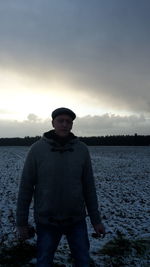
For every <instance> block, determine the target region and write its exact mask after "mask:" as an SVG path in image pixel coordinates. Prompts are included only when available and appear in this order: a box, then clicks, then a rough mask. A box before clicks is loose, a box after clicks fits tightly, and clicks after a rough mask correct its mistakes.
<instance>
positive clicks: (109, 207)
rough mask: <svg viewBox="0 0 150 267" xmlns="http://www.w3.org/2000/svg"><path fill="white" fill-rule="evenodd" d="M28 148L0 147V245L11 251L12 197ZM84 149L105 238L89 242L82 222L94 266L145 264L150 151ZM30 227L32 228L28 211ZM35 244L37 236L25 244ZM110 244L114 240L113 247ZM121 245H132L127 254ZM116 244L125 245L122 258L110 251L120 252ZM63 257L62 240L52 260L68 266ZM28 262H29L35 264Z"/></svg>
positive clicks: (148, 258) (149, 233)
mask: <svg viewBox="0 0 150 267" xmlns="http://www.w3.org/2000/svg"><path fill="white" fill-rule="evenodd" d="M28 149H29V147H0V199H1V203H0V244H1V246H2V247H3V246H5V247H12V246H13V245H15V244H16V243H17V242H18V240H17V235H16V229H15V212H16V198H17V192H18V186H19V179H20V173H21V169H22V167H23V163H24V159H25V156H26V153H27V151H28ZM89 150H90V153H91V158H92V164H93V170H94V175H95V182H96V189H97V195H98V200H99V204H100V207H101V213H102V218H103V223H104V224H105V227H106V232H107V234H106V237H105V238H104V239H94V238H93V237H92V233H93V228H92V226H91V224H90V222H89V219H88V218H87V223H88V231H89V238H90V244H91V258H92V259H93V261H94V262H95V266H145V267H146V266H147V267H148V266H150V255H149V252H150V250H149V247H147V249H145V247H146V245H147V244H148V245H149V246H150V147H89ZM30 223H31V224H33V217H32V208H31V212H30ZM35 241H36V237H35V238H34V239H33V240H31V241H29V242H32V243H35ZM110 241H114V244H113V245H112V244H111V243H110ZM126 242H130V243H127V244H128V246H130V245H131V244H132V245H133V244H134V245H133V246H131V250H130V251H128V248H127V246H126V245H125V244H126ZM110 244H111V247H110ZM121 245H122V246H124V247H123V250H122V253H123V254H122V255H120V254H119V252H118V253H116V250H115V246H116V249H118V251H119V249H120V248H121ZM148 245H147V246H148ZM117 246H118V247H117ZM104 248H105V250H103V249H104ZM124 252H125V253H124ZM127 252H128V253H127ZM111 254H113V255H111ZM68 255H69V249H68V245H67V243H66V239H65V237H63V238H62V240H61V242H60V245H59V247H58V250H57V253H56V257H55V262H56V263H57V264H58V266H61V265H59V264H64V265H63V266H68V267H69V266H71V265H70V263H69V261H68ZM31 262H33V263H34V260H33V261H31ZM0 266H2V265H0ZM5 266H6V265H5ZM20 266H23V265H20ZM26 266H27V265H26Z"/></svg>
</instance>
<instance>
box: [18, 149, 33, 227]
mask: <svg viewBox="0 0 150 267" xmlns="http://www.w3.org/2000/svg"><path fill="white" fill-rule="evenodd" d="M35 178H36V166H35V159H34V157H33V153H32V149H30V151H29V153H28V155H27V157H26V160H25V164H24V167H23V171H22V175H21V181H20V186H19V193H18V199H17V212H16V225H17V226H26V225H28V216H29V206H30V203H31V200H32V196H33V192H34V185H35Z"/></svg>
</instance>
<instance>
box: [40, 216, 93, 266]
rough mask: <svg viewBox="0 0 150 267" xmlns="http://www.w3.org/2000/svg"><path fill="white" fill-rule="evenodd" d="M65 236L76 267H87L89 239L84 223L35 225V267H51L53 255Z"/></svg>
mask: <svg viewBox="0 0 150 267" xmlns="http://www.w3.org/2000/svg"><path fill="white" fill-rule="evenodd" d="M63 234H65V235H66V238H67V241H68V244H69V247H70V250H71V254H72V257H73V258H74V262H75V266H76V267H89V266H90V263H89V239H88V233H87V225H86V221H85V220H82V221H80V222H77V223H74V224H72V225H68V226H67V225H64V224H61V223H59V224H58V225H57V226H55V225H48V226H43V225H37V267H50V266H53V258H54V253H55V251H56V249H57V247H58V244H59V242H60V239H61V237H62V235H63Z"/></svg>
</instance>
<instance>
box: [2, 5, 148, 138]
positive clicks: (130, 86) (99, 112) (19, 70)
mask: <svg viewBox="0 0 150 267" xmlns="http://www.w3.org/2000/svg"><path fill="white" fill-rule="evenodd" d="M149 14H150V1H149V0H92V1H91V0H1V1H0V128H1V130H0V137H5V136H6V137H10V136H26V135H32V136H34V135H41V134H42V133H43V132H44V131H47V130H49V129H51V112H52V110H53V109H55V108H57V107H60V106H66V107H69V108H71V109H73V110H74V111H75V112H76V114H77V120H76V121H75V124H74V132H75V133H76V134H77V135H80V136H81V135H84V136H86V135H108V134H134V133H138V134H150V15H149Z"/></svg>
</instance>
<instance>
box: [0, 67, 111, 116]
mask: <svg viewBox="0 0 150 267" xmlns="http://www.w3.org/2000/svg"><path fill="white" fill-rule="evenodd" d="M0 88H1V89H0V90H1V98H0V107H1V114H0V118H1V119H13V120H25V119H27V116H28V114H30V113H34V114H36V115H37V116H38V117H40V118H41V119H45V118H47V117H49V116H50V114H51V112H52V110H54V109H55V108H57V107H61V106H66V107H69V108H71V109H73V110H74V111H75V112H76V114H77V116H79V117H82V116H86V115H89V114H90V115H101V114H104V113H109V112H110V110H108V109H107V108H105V106H104V104H103V105H101V106H100V105H99V106H98V103H97V102H96V101H94V100H92V101H91V98H90V97H89V96H88V95H86V94H85V93H83V92H79V91H78V92H76V91H75V89H74V88H71V85H68V84H65V83H64V84H63V83H62V81H61V82H60V83H59V82H57V81H51V83H50V84H47V85H46V84H44V87H43V84H42V82H41V83H38V82H36V81H35V80H32V79H31V78H30V79H29V78H28V77H26V76H21V75H20V74H19V73H15V72H10V71H3V70H1V71H0ZM70 89H71V90H70ZM92 103H93V105H91V104H92ZM94 104H95V105H94ZM2 111H3V112H2Z"/></svg>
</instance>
